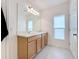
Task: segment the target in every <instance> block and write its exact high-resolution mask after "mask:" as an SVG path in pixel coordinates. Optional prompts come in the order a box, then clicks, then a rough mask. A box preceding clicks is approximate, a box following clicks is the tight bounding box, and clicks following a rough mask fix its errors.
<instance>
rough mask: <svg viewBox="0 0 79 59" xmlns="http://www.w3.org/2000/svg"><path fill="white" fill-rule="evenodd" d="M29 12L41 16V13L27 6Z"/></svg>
mask: <svg viewBox="0 0 79 59" xmlns="http://www.w3.org/2000/svg"><path fill="white" fill-rule="evenodd" d="M27 11H28V12H30V13H32V14H34V15H37V16H39V12H37V11H36V10H34V8H32V7H31V6H27Z"/></svg>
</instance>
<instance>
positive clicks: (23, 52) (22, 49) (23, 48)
mask: <svg viewBox="0 0 79 59" xmlns="http://www.w3.org/2000/svg"><path fill="white" fill-rule="evenodd" d="M17 43H18V50H17V51H18V59H27V39H26V38H22V37H18V39H17Z"/></svg>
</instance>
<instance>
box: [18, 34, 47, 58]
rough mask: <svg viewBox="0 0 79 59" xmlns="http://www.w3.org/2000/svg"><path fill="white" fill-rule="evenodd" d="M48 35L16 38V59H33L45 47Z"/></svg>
mask: <svg viewBox="0 0 79 59" xmlns="http://www.w3.org/2000/svg"><path fill="white" fill-rule="evenodd" d="M47 42H48V34H47V33H43V34H39V35H34V36H30V37H25V36H17V47H18V48H17V51H18V59H33V58H34V57H35V56H36V55H37V54H38V53H39V52H40V51H41V50H42V48H44V47H45V46H46V45H47Z"/></svg>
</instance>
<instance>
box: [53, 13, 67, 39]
mask: <svg viewBox="0 0 79 59" xmlns="http://www.w3.org/2000/svg"><path fill="white" fill-rule="evenodd" d="M59 16H64V28H55V26H54V21H55V20H53V31H54V33H53V34H54V39H55V40H65V29H66V25H65V24H66V18H65V17H66V16H65V15H64V14H61V15H56V16H54V17H59ZM54 17H53V19H54ZM56 29H63V30H64V34H63V35H64V39H60V38H59V39H57V38H55V30H56Z"/></svg>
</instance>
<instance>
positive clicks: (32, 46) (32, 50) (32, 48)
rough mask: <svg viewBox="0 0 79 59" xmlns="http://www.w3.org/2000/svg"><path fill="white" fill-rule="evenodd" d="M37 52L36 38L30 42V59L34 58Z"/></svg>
mask: <svg viewBox="0 0 79 59" xmlns="http://www.w3.org/2000/svg"><path fill="white" fill-rule="evenodd" d="M35 54H36V40H34V41H32V42H30V43H28V59H33V57H34V56H35Z"/></svg>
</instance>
